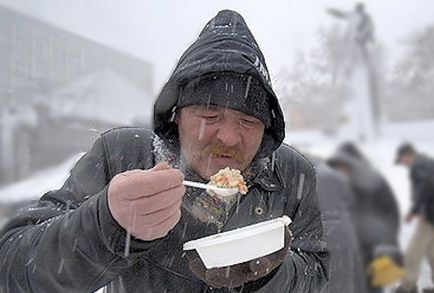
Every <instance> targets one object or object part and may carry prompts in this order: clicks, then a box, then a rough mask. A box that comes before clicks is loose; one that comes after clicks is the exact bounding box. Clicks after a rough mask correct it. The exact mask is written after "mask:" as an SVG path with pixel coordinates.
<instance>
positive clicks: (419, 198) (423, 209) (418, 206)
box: [410, 154, 434, 225]
mask: <svg viewBox="0 0 434 293" xmlns="http://www.w3.org/2000/svg"><path fill="white" fill-rule="evenodd" d="M410 178H411V183H412V190H413V192H412V200H413V205H412V212H413V213H415V214H418V215H421V216H423V217H424V218H426V219H427V220H428V221H429V222H430V223H431V224H433V225H434V160H433V159H431V158H429V157H427V156H425V155H422V154H417V155H416V157H415V159H414V162H413V164H412V166H411V168H410Z"/></svg>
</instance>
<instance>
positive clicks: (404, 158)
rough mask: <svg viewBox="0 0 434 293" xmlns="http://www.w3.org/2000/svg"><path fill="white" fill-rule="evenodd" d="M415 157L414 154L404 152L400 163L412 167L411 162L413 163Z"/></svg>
mask: <svg viewBox="0 0 434 293" xmlns="http://www.w3.org/2000/svg"><path fill="white" fill-rule="evenodd" d="M413 159H414V155H413V154H410V153H407V154H403V155H402V156H401V157H400V158H399V163H400V164H402V165H404V166H406V167H410V166H411V164H412V163H413Z"/></svg>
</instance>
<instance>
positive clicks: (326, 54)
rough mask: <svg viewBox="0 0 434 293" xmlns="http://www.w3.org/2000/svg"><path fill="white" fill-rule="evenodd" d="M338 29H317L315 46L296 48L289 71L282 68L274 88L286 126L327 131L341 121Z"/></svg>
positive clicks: (342, 90) (342, 89)
mask: <svg viewBox="0 0 434 293" xmlns="http://www.w3.org/2000/svg"><path fill="white" fill-rule="evenodd" d="M339 34H340V32H339V30H338V29H337V28H336V27H333V28H330V29H325V28H320V29H319V30H318V40H319V43H318V46H317V47H315V48H314V49H312V50H311V51H309V52H307V53H304V52H302V51H298V52H297V53H296V56H295V61H294V65H293V66H292V68H291V70H288V69H287V68H284V69H282V70H281V71H280V72H279V74H278V76H279V80H278V82H277V83H276V89H277V91H278V93H279V95H280V96H281V97H282V100H283V102H282V104H283V107H284V111H285V114H286V121H287V124H288V125H287V127H288V128H290V129H309V128H317V129H322V130H323V131H326V132H329V131H333V130H334V129H336V128H337V126H338V125H339V124H340V123H341V122H342V120H344V119H345V118H344V117H342V111H341V110H342V109H341V107H342V104H343V103H342V102H343V100H344V99H345V91H346V90H347V89H346V88H345V87H344V86H343V85H340V84H338V83H337V82H336V76H337V74H338V71H339V67H340V65H341V58H340V56H342V55H341V53H342V52H340V50H341V48H342V47H341V46H340V42H341V41H340V36H339Z"/></svg>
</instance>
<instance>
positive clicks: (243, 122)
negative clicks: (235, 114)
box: [241, 119, 258, 127]
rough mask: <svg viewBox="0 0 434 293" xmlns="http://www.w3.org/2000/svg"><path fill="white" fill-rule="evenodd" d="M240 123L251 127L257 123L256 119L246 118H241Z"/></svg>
mask: <svg viewBox="0 0 434 293" xmlns="http://www.w3.org/2000/svg"><path fill="white" fill-rule="evenodd" d="M241 124H242V125H244V126H247V127H253V126H255V125H257V124H258V122H257V121H253V120H248V119H241Z"/></svg>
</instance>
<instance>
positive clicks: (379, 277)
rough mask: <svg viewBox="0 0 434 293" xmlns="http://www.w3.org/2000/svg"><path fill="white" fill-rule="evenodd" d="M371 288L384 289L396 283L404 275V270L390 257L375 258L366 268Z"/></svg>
mask: <svg viewBox="0 0 434 293" xmlns="http://www.w3.org/2000/svg"><path fill="white" fill-rule="evenodd" d="M368 274H369V276H370V277H371V285H372V286H373V287H384V286H387V285H391V284H393V283H396V282H398V281H399V280H400V279H401V278H402V276H403V275H404V269H403V268H402V267H401V266H400V265H398V264H397V263H396V262H395V261H394V260H393V259H392V258H391V257H390V256H380V257H377V258H375V259H374V260H373V261H372V262H371V264H370V265H369V267H368Z"/></svg>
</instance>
